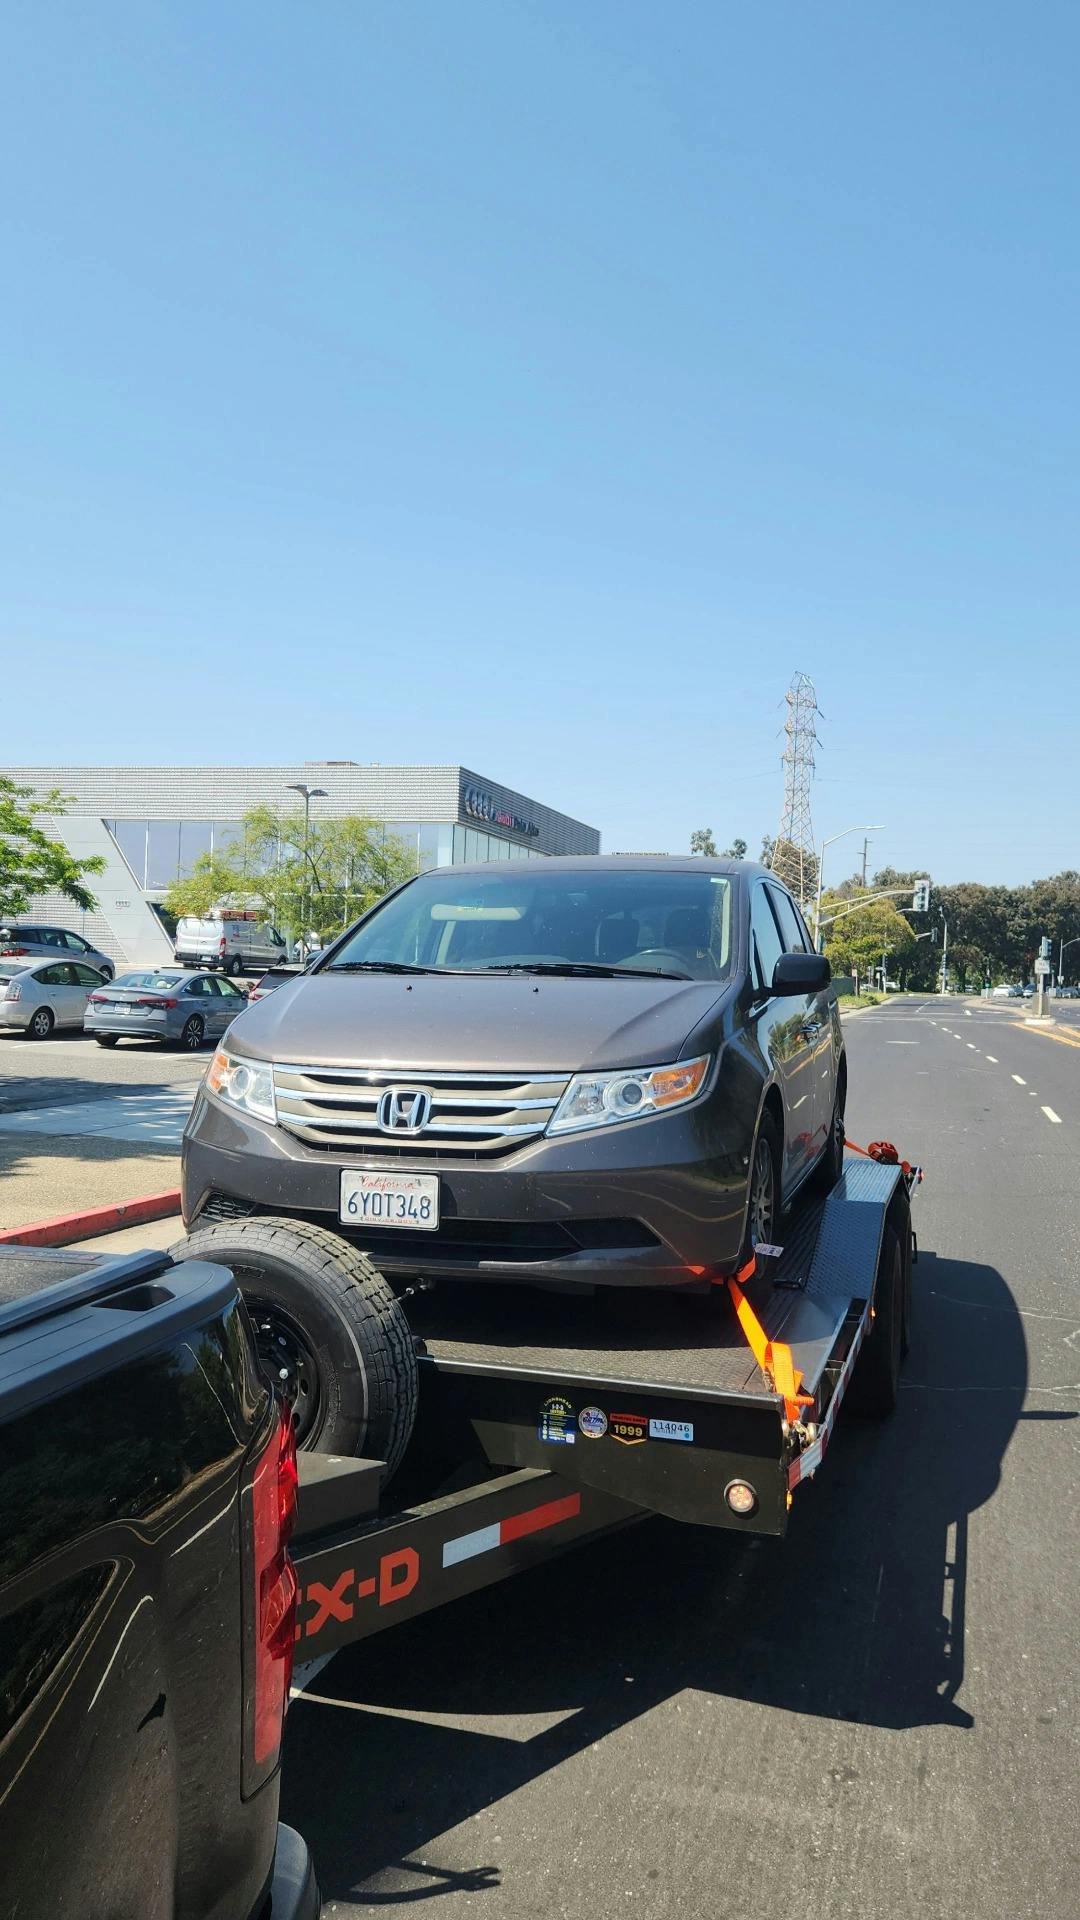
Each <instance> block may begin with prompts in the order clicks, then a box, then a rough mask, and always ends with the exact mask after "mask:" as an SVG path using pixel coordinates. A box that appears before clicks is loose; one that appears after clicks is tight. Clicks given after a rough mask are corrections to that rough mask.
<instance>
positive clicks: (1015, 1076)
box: [1013, 1073, 1027, 1087]
mask: <svg viewBox="0 0 1080 1920" xmlns="http://www.w3.org/2000/svg"><path fill="white" fill-rule="evenodd" d="M1013 1079H1014V1080H1015V1081H1016V1084H1017V1086H1018V1087H1026V1086H1027V1081H1026V1080H1021V1078H1020V1075H1019V1074H1018V1073H1014V1074H1013Z"/></svg>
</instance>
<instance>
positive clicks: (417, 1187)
mask: <svg viewBox="0 0 1080 1920" xmlns="http://www.w3.org/2000/svg"><path fill="white" fill-rule="evenodd" d="M341 1218H342V1220H344V1221H345V1223H346V1225H348V1226H350V1227H404V1228H406V1229H407V1230H408V1231H409V1232H411V1233H434V1232H435V1229H436V1227H437V1226H438V1224H439V1176H438V1174H435V1173H354V1172H353V1170H352V1169H351V1168H350V1167H343V1168H342V1173H341Z"/></svg>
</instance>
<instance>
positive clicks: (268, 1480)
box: [244, 1407, 297, 1794]
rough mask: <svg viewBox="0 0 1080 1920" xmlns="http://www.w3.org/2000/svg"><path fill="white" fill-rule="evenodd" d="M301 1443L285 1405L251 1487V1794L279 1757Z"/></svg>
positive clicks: (291, 1637) (288, 1671)
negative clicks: (290, 1554) (297, 1443)
mask: <svg viewBox="0 0 1080 1920" xmlns="http://www.w3.org/2000/svg"><path fill="white" fill-rule="evenodd" d="M296 1487H297V1473H296V1441H295V1438H294V1435H293V1422H292V1413H291V1411H290V1409H289V1408H288V1407H285V1408H283V1410H282V1413H281V1417H280V1419H279V1420H278V1422H277V1424H276V1426H275V1428H274V1433H273V1437H272V1438H271V1440H270V1443H269V1445H268V1446H267V1447H266V1449H265V1451H264V1452H263V1454H262V1457H261V1458H260V1460H259V1461H258V1464H257V1465H256V1468H255V1475H254V1479H253V1480H252V1484H251V1519H252V1556H251V1581H252V1591H251V1594H250V1604H251V1614H252V1630H253V1631H252V1640H251V1644H250V1655H251V1659H250V1669H249V1672H250V1679H251V1686H250V1698H249V1700H248V1703H247V1705H248V1711H247V1715H246V1721H247V1731H248V1736H249V1737H248V1739H247V1741H246V1742H245V1745H246V1749H247V1750H246V1753H245V1767H244V1791H245V1793H246V1794H251V1793H254V1792H255V1791H257V1789H258V1788H259V1787H261V1786H262V1784H263V1781H264V1780H267V1779H268V1778H269V1776H270V1775H271V1774H272V1773H273V1771H274V1769H275V1767H276V1766H277V1764H278V1761H279V1759H280V1758H281V1740H282V1733H283V1731H284V1725H285V1709H286V1707H287V1706H288V1702H289V1687H290V1685H291V1682H292V1669H293V1647H294V1644H295V1640H296V1599H297V1586H296V1574H295V1572H294V1570H293V1564H292V1561H291V1559H290V1558H289V1539H290V1536H291V1534H292V1531H293V1527H294V1525H295V1523H296Z"/></svg>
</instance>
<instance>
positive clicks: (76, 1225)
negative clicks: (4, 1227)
mask: <svg viewBox="0 0 1080 1920" xmlns="http://www.w3.org/2000/svg"><path fill="white" fill-rule="evenodd" d="M179 1211H180V1189H179V1187H173V1188H170V1190H169V1192H168V1193H148V1194H144V1195H143V1197H142V1199H140V1200H122V1201H120V1202H119V1204H118V1205H116V1206H114V1207H90V1208H88V1209H87V1210H86V1211H85V1212H84V1213H59V1214H57V1215H56V1218H55V1219H53V1220H38V1221H35V1223H34V1224H33V1226H29V1227H11V1228H10V1229H9V1230H8V1231H7V1232H6V1233H0V1247H5V1246H7V1247H66V1246H70V1245H71V1242H72V1241H73V1240H92V1239H93V1238H94V1237H95V1235H97V1234H99V1233H114V1232H115V1231H116V1229H117V1227H141V1226H145V1224H146V1222H147V1221H148V1220H167V1219H169V1217H170V1216H171V1215H172V1214H174V1213H179Z"/></svg>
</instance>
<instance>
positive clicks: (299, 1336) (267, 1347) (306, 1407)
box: [233, 1267, 322, 1447]
mask: <svg viewBox="0 0 1080 1920" xmlns="http://www.w3.org/2000/svg"><path fill="white" fill-rule="evenodd" d="M233 1272H234V1273H235V1274H236V1279H237V1284H238V1286H239V1288H240V1291H241V1293H242V1294H243V1296H244V1305H245V1306H246V1307H247V1310H248V1313H249V1314H250V1315H251V1323H252V1326H253V1327H254V1329H255V1345H256V1346H257V1348H258V1350H259V1359H260V1361H261V1363H262V1366H263V1369H264V1371H265V1372H266V1374H267V1375H268V1376H269V1378H270V1379H271V1380H272V1381H273V1383H274V1385H275V1387H277V1389H278V1391H279V1392H280V1393H283V1394H284V1396H285V1398H286V1400H287V1401H288V1402H289V1405H290V1406H291V1407H292V1410H293V1419H294V1421H295V1425H296V1444H297V1446H298V1447H302V1446H303V1444H304V1442H305V1440H306V1439H307V1437H308V1435H309V1434H310V1433H313V1432H314V1431H315V1430H316V1428H317V1426H318V1424H319V1420H320V1417H321V1413H322V1377H321V1375H320V1372H319V1363H318V1361H317V1360H316V1358H315V1354H314V1352H313V1350H312V1348H311V1346H310V1344H309V1342H308V1340H307V1337H306V1335H305V1334H304V1331H303V1329H302V1328H301V1327H300V1326H299V1325H298V1323H297V1322H296V1321H295V1320H294V1319H293V1318H292V1315H291V1314H288V1313H286V1312H285V1311H284V1309H283V1308H282V1307H279V1306H276V1305H271V1303H270V1302H269V1301H268V1300H260V1299H259V1297H258V1295H257V1294H254V1293H249V1291H248V1289H247V1287H246V1285H245V1284H244V1276H243V1270H242V1269H241V1268H236V1267H234V1268H233Z"/></svg>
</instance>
